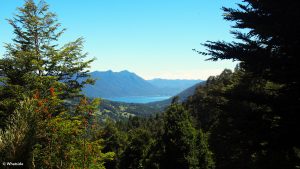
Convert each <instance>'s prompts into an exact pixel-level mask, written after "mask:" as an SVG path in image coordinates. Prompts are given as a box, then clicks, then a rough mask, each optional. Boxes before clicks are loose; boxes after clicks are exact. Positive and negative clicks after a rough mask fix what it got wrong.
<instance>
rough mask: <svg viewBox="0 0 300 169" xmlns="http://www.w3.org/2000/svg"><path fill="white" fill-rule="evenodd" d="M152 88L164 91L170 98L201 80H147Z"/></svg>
mask: <svg viewBox="0 0 300 169" xmlns="http://www.w3.org/2000/svg"><path fill="white" fill-rule="evenodd" d="M148 82H149V83H151V84H152V85H153V86H155V87H158V88H159V89H161V90H162V91H165V92H166V93H168V95H170V96H174V95H176V94H178V93H180V92H182V91H183V90H185V89H187V88H189V87H191V86H193V85H195V84H197V83H200V82H203V80H185V79H175V80H169V79H160V78H157V79H152V80H148Z"/></svg>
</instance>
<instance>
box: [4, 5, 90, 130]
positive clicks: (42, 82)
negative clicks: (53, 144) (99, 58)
mask: <svg viewBox="0 0 300 169" xmlns="http://www.w3.org/2000/svg"><path fill="white" fill-rule="evenodd" d="M48 8H49V6H48V5H47V4H46V3H45V2H44V1H40V2H39V3H38V4H36V3H35V2H34V1H33V0H27V1H25V4H24V6H23V7H21V8H18V13H17V14H16V15H15V17H14V18H13V19H8V22H9V24H10V25H11V26H12V27H13V29H14V34H15V37H14V38H13V43H10V44H6V45H5V48H6V54H5V55H4V57H3V58H1V59H0V79H1V80H0V81H1V83H2V85H1V88H0V98H1V103H0V119H1V120H0V121H1V124H0V127H1V128H2V127H4V126H5V124H4V122H5V119H7V117H9V116H10V114H11V113H12V112H13V110H14V105H15V104H16V103H17V102H18V101H20V100H22V94H25V95H27V96H32V95H33V94H34V93H36V92H38V93H39V95H40V97H43V96H44V95H47V94H46V93H47V92H48V90H49V89H50V88H51V87H55V88H56V90H60V93H59V96H58V97H59V98H60V99H68V98H72V97H76V96H78V95H79V92H80V90H81V88H82V87H83V85H84V84H87V83H91V82H92V80H91V79H89V78H86V77H87V76H88V74H87V72H88V70H87V68H89V64H90V63H91V62H92V61H93V60H87V61H84V59H85V57H86V54H85V53H83V52H82V50H83V39H82V38H78V39H76V40H75V41H73V42H70V43H67V44H65V45H63V46H60V45H58V40H59V37H60V36H61V35H62V34H63V33H64V31H65V29H60V24H59V23H58V22H57V19H56V15H55V14H54V13H52V12H49V11H48ZM80 78H86V80H83V79H82V80H80V81H79V79H80Z"/></svg>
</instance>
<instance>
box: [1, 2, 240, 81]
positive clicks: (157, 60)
mask: <svg viewBox="0 0 300 169" xmlns="http://www.w3.org/2000/svg"><path fill="white" fill-rule="evenodd" d="M46 2H47V3H48V4H49V5H50V11H53V12H55V13H56V14H57V15H58V20H59V22H60V23H62V27H63V28H67V31H66V33H65V34H64V35H63V36H62V38H61V43H65V42H69V41H72V40H75V39H76V38H78V37H83V38H84V39H85V47H84V50H85V51H86V52H88V53H89V55H88V56H89V57H90V58H93V57H95V58H96V59H97V60H96V61H95V62H94V63H93V64H92V68H91V70H92V71H94V70H101V71H103V70H113V71H121V70H125V69H126V70H129V71H131V72H135V73H136V74H138V75H140V76H142V77H144V78H145V79H151V78H158V77H159V78H168V79H206V78H207V77H208V76H210V75H217V74H219V73H220V72H221V71H222V70H223V69H224V68H230V69H233V68H234V67H235V65H236V63H233V62H232V61H218V62H212V61H205V59H207V56H206V57H205V56H201V55H199V54H197V53H196V52H194V51H192V49H198V50H204V48H203V47H202V46H201V43H204V42H205V41H207V40H213V41H214V40H225V41H232V40H233V39H232V35H230V33H229V30H230V29H231V28H230V26H231V25H232V24H233V23H230V22H227V21H224V20H223V18H222V14H223V12H222V11H221V7H222V6H226V7H236V3H237V2H239V1H237V0H186V1H183V0H85V1H77V0H73V1H71V0H46ZM22 4H23V1H22V0H0V43H1V46H0V55H3V54H4V53H5V49H4V47H3V43H5V42H11V38H12V37H13V33H12V28H11V26H10V25H9V24H8V23H7V21H6V20H5V19H6V18H12V16H13V14H14V13H16V8H17V7H19V6H21V5H22Z"/></svg>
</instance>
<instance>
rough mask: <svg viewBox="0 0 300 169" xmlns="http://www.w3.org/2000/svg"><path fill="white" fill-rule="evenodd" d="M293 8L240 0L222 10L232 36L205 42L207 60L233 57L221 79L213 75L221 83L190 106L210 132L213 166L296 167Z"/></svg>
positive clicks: (296, 26)
mask: <svg viewBox="0 0 300 169" xmlns="http://www.w3.org/2000/svg"><path fill="white" fill-rule="evenodd" d="M297 6H299V2H298V1H283V0H279V1H276V2H275V1H269V0H267V1H256V0H245V1H244V2H243V3H242V4H238V7H239V8H238V9H231V8H223V10H224V11H225V14H224V18H225V19H226V20H229V21H234V22H235V25H234V28H237V31H236V30H235V31H232V33H233V35H234V36H235V38H236V39H237V41H236V42H231V43H227V42H223V41H218V42H210V41H209V42H207V43H206V44H204V46H206V47H207V52H204V53H203V52H199V53H201V54H204V55H210V58H209V60H214V61H216V60H219V59H232V60H238V61H240V69H239V70H237V71H235V73H234V74H233V76H232V77H230V78H229V79H230V81H229V83H228V84H224V85H222V80H221V79H219V80H218V81H217V83H220V84H221V85H208V88H204V90H205V91H204V92H202V94H200V93H201V92H198V93H199V94H197V95H198V96H195V97H194V98H196V97H198V98H199V100H198V99H194V100H193V101H192V102H193V103H192V104H191V105H189V107H190V108H192V107H193V105H195V106H196V107H199V109H198V110H195V112H197V113H196V114H197V115H200V117H199V119H201V120H199V121H200V124H201V125H204V126H206V127H205V130H210V131H211V138H210V144H211V147H212V149H213V152H214V154H215V156H216V166H217V168H299V166H300V158H299V156H298V155H297V152H296V151H295V150H296V149H298V148H299V147H300V144H299V143H300V140H299V139H298V138H295V134H296V133H299V128H300V126H299V123H298V121H299V119H300V116H299V113H298V112H299V110H300V109H299V108H300V107H299V105H300V102H299V100H300V99H299V78H297V77H299V72H300V70H299V68H300V66H299V57H298V55H299V40H298V38H295V37H298V35H299V31H297V30H298V29H299V28H300V25H299V22H297V21H296V19H295V18H297V17H299V16H300V12H299V10H298V9H297ZM243 29H246V30H243ZM214 86H215V87H217V86H219V88H214ZM199 90H200V89H199ZM210 90H211V91H210ZM205 94H207V96H205ZM216 95H217V97H215V96H216ZM210 97H211V98H212V99H210ZM214 98H216V101H214V100H213V99H214ZM197 100H198V101H197ZM196 104H199V105H200V106H199V105H198V106H197V105H196ZM214 106H216V107H217V108H216V109H211V108H213V107H214ZM192 109H193V108H192ZM209 111H210V112H212V113H209V115H208V114H206V112H209ZM211 114H212V115H213V117H212V118H211ZM201 115H204V116H205V117H207V120H203V119H202V117H201ZM212 123H213V124H212Z"/></svg>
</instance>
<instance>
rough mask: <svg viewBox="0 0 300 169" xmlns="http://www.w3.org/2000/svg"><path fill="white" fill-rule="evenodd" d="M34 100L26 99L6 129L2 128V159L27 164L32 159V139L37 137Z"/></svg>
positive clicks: (11, 117) (9, 119) (10, 118)
mask: <svg viewBox="0 0 300 169" xmlns="http://www.w3.org/2000/svg"><path fill="white" fill-rule="evenodd" d="M34 103H35V102H34V100H32V99H24V101H22V102H20V103H19V105H18V106H17V108H16V110H15V112H14V114H13V115H12V116H10V117H9V118H8V120H7V122H8V126H7V128H6V130H2V129H0V160H1V161H4V162H5V161H11V162H19V161H23V162H24V163H25V164H24V165H27V162H28V160H29V159H30V151H31V150H30V148H31V146H32V145H31V140H33V139H35V138H34V135H35V129H36V113H35V112H34Z"/></svg>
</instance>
